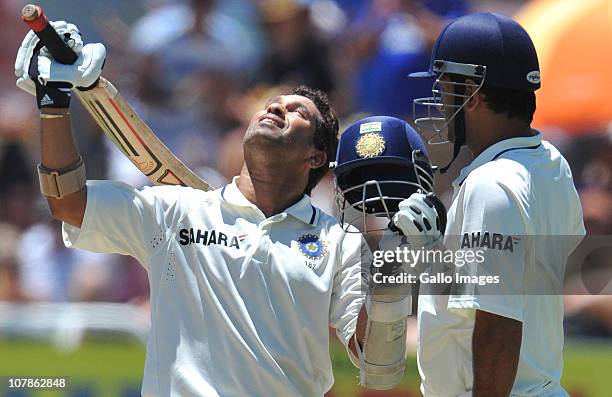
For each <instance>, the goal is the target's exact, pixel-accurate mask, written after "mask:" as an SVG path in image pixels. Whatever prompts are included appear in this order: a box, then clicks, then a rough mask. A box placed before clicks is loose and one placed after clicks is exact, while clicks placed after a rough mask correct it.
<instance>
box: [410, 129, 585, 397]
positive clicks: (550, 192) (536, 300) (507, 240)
mask: <svg viewBox="0 0 612 397" xmlns="http://www.w3.org/2000/svg"><path fill="white" fill-rule="evenodd" d="M453 187H454V197H453V203H452V205H451V207H450V209H449V211H448V224H447V227H446V232H445V238H444V242H445V246H446V248H447V249H453V250H455V249H460V248H461V247H470V248H472V249H476V248H484V253H483V258H484V261H483V262H482V263H481V264H480V265H479V267H478V274H488V275H491V276H494V275H497V276H499V279H500V282H499V283H497V284H496V283H489V284H487V285H486V286H478V287H474V288H466V287H465V286H458V285H453V286H452V287H451V292H450V294H451V295H450V296H449V295H421V296H420V297H419V310H418V328H419V330H418V335H419V345H418V351H417V354H418V366H419V371H420V373H421V379H422V384H421V391H422V392H423V394H424V395H425V396H426V397H455V396H471V389H472V385H473V372H472V332H473V328H474V316H475V310H476V309H479V310H483V311H487V312H491V313H494V314H498V315H500V316H504V317H509V318H512V319H515V320H518V321H521V322H522V323H523V338H522V344H521V353H520V358H519V365H518V372H517V375H516V379H515V382H514V386H513V389H512V396H539V397H553V396H555V397H556V396H567V393H566V392H565V391H564V390H563V388H562V387H561V385H560V384H559V379H560V377H561V371H562V366H563V356H562V349H563V296H562V293H558V294H552V293H549V294H546V295H545V291H552V290H553V288H554V286H555V285H558V284H560V283H561V284H562V280H563V275H564V272H565V266H566V263H567V257H568V255H569V254H570V253H571V251H573V249H574V248H575V247H576V245H577V244H578V242H579V241H580V240H581V239H582V237H583V236H584V234H585V230H584V226H583V222H582V209H581V206H580V202H579V200H578V194H577V192H576V189H575V187H574V183H573V180H572V174H571V171H570V168H569V165H568V164H567V161H566V160H565V159H564V158H563V156H562V155H561V154H560V153H559V152H558V151H557V149H555V147H554V146H552V145H551V144H550V143H548V142H546V141H543V140H542V136H541V135H540V134H539V133H538V134H537V135H535V136H531V137H518V138H512V139H507V140H503V141H501V142H498V143H496V144H494V145H492V146H490V147H488V148H487V149H486V150H484V151H483V152H482V153H481V154H480V155H479V156H478V157H476V158H475V159H474V160H473V161H472V163H471V164H469V165H468V166H467V167H466V168H464V169H463V170H462V171H461V173H460V175H459V177H458V178H457V179H455V181H454V182H453ZM485 235H486V236H485ZM530 236H537V237H535V241H537V244H532V242H533V241H534V238H532V237H530ZM548 236H551V237H550V238H549V237H548ZM558 236H573V237H571V238H559V237H558ZM421 288H423V285H421Z"/></svg>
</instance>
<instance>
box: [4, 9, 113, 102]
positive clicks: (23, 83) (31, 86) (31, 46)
mask: <svg viewBox="0 0 612 397" xmlns="http://www.w3.org/2000/svg"><path fill="white" fill-rule="evenodd" d="M50 23H51V25H52V26H53V28H54V29H55V30H56V31H57V32H58V33H59V35H60V36H62V37H65V35H66V34H68V35H69V36H70V37H69V38H68V39H67V40H66V42H67V44H68V46H69V47H70V48H72V50H73V51H74V52H75V53H76V54H77V56H78V58H77V60H76V62H75V63H74V64H72V65H63V64H61V63H59V62H57V61H55V59H53V57H52V56H51V55H50V54H49V52H48V51H47V49H46V47H43V48H42V49H41V50H40V52H39V53H38V56H37V57H36V59H33V56H34V55H35V54H34V52H35V50H36V49H37V48H36V46H37V44H38V43H39V39H38V36H36V34H34V32H33V31H31V30H30V31H29V32H28V33H27V34H26V36H25V38H24V39H23V41H22V43H21V46H20V47H19V51H18V52H17V59H16V60H15V75H16V76H17V87H19V88H21V89H22V90H24V91H25V92H27V93H29V94H31V95H36V84H35V83H34V81H33V80H32V78H36V79H37V83H38V84H40V85H43V86H44V85H47V83H51V82H54V83H55V82H57V83H67V84H70V85H71V86H72V87H73V88H75V87H89V86H91V85H92V84H93V83H95V81H96V80H97V79H98V78H99V77H100V73H101V72H102V67H103V66H104V61H105V59H106V48H105V47H104V45H103V44H101V43H92V44H87V45H83V40H82V38H81V34H80V33H79V30H78V28H77V27H76V26H75V25H73V24H71V23H67V22H65V21H55V22H50ZM32 62H37V64H36V66H37V68H32V69H35V70H37V71H38V72H37V75H36V76H31V75H30V73H31V70H30V64H31V63H32Z"/></svg>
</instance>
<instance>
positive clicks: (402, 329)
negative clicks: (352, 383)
mask: <svg viewBox="0 0 612 397" xmlns="http://www.w3.org/2000/svg"><path fill="white" fill-rule="evenodd" d="M386 237H391V238H390V239H389V238H385V237H383V240H387V241H385V242H384V243H383V241H381V244H380V246H381V249H384V248H383V247H384V246H385V245H387V246H389V243H391V244H390V245H391V246H394V247H397V246H398V245H399V244H400V241H399V240H400V239H399V236H397V235H396V234H395V233H390V234H387V236H386ZM389 240H392V241H389ZM389 248H391V247H389ZM380 270H381V273H383V274H387V275H392V274H397V273H399V271H403V272H406V271H410V270H408V269H406V268H405V267H404V266H402V264H391V266H390V269H389V267H387V268H382V269H380ZM369 281H370V283H369V284H370V285H371V286H372V287H371V289H370V291H369V293H368V295H367V296H366V303H365V304H366V312H367V314H368V321H367V325H366V332H365V338H364V341H363V346H361V347H360V345H359V343H358V342H357V339H356V337H355V336H354V339H355V340H354V342H355V348H356V351H357V357H356V356H355V355H354V354H353V353H352V352H351V354H350V357H351V361H352V362H353V364H355V366H357V367H358V368H359V369H360V371H359V384H360V385H361V386H363V387H367V388H369V389H375V390H387V389H391V388H393V387H395V386H396V385H397V384H398V383H399V382H400V381H401V380H402V377H403V376H404V369H405V364H406V319H407V317H408V316H409V315H410V314H411V313H412V295H411V290H412V289H411V286H410V284H407V283H400V284H388V283H380V284H376V283H373V282H372V278H370V280H369Z"/></svg>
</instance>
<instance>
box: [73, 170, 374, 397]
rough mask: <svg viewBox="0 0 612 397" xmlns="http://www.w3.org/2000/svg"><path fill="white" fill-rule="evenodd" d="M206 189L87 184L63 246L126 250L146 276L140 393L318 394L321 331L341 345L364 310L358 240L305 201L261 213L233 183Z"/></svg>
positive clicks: (325, 386) (324, 361) (325, 346)
mask: <svg viewBox="0 0 612 397" xmlns="http://www.w3.org/2000/svg"><path fill="white" fill-rule="evenodd" d="M236 180H237V178H236V179H234V181H233V182H232V183H231V184H229V185H227V186H225V187H224V188H222V189H219V190H215V191H211V192H203V191H200V190H195V189H191V188H184V187H152V188H144V189H136V188H133V187H130V186H128V185H126V184H122V183H118V182H110V181H89V182H88V183H87V208H86V211H85V216H84V219H83V223H82V226H81V228H80V229H78V228H76V227H74V226H71V225H69V224H66V223H65V224H64V229H63V230H64V241H65V244H66V245H67V246H68V247H76V248H82V249H86V250H89V251H93V252H115V253H120V254H126V255H132V256H133V257H135V258H136V259H138V260H139V261H140V263H141V264H142V265H143V266H144V268H145V269H146V270H147V272H148V278H149V283H150V288H151V318H152V321H151V324H152V325H151V332H150V335H149V338H148V343H147V354H146V364H145V373H144V380H143V386H142V393H143V395H144V396H183V397H184V396H207V397H211V396H224V397H229V396H240V397H244V396H262V397H263V396H265V397H269V396H322V395H323V394H324V393H325V392H326V391H327V390H329V389H330V388H331V386H332V384H333V375H332V365H331V361H330V354H329V328H328V327H329V326H332V327H334V328H335V329H336V331H337V334H338V336H339V338H340V339H341V340H342V342H343V343H344V344H345V345H347V343H348V340H349V338H350V337H351V336H352V335H353V333H354V332H355V326H356V321H357V315H358V313H359V310H360V309H361V306H362V304H363V296H362V294H361V288H360V287H361V277H360V267H361V249H367V248H364V247H365V244H364V245H363V246H362V244H361V235H360V234H359V233H346V232H344V231H343V230H342V228H341V227H340V226H339V225H338V223H337V221H336V219H335V218H333V217H331V216H329V215H327V214H325V213H323V212H322V211H320V210H319V209H317V208H315V207H314V206H313V205H311V202H310V198H309V196H307V195H304V196H303V197H302V199H301V200H300V201H298V202H297V203H296V204H294V205H292V206H291V207H289V208H287V209H286V210H285V211H283V212H281V213H279V214H276V215H274V216H271V217H270V218H266V216H264V214H263V213H262V212H261V211H260V210H259V209H258V208H257V207H256V206H255V205H253V204H252V203H250V202H249V201H248V200H247V199H246V198H245V197H244V196H243V194H242V193H241V192H240V190H239V189H238V187H237V186H236Z"/></svg>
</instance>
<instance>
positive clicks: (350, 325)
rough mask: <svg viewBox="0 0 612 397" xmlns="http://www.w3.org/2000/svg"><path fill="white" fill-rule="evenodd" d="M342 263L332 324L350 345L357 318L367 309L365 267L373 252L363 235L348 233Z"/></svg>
mask: <svg viewBox="0 0 612 397" xmlns="http://www.w3.org/2000/svg"><path fill="white" fill-rule="evenodd" d="M340 246H341V253H340V264H339V267H338V268H337V270H336V273H335V275H334V280H333V287H332V296H331V305H330V309H329V324H330V325H331V326H332V327H333V328H335V329H336V335H338V338H340V340H341V341H342V343H344V345H345V346H348V342H349V339H350V338H351V337H352V336H353V334H354V333H355V328H356V326H357V316H358V315H359V311H360V310H361V307H362V306H363V302H364V299H365V293H364V291H363V289H362V286H361V264H362V263H366V260H364V258H367V257H369V255H370V254H369V249H368V246H367V244H366V243H365V241H363V240H362V238H361V234H360V233H359V232H357V231H356V230H355V233H351V232H349V233H344V234H343V240H342V241H341V244H340Z"/></svg>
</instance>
